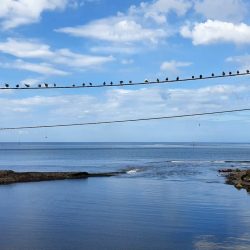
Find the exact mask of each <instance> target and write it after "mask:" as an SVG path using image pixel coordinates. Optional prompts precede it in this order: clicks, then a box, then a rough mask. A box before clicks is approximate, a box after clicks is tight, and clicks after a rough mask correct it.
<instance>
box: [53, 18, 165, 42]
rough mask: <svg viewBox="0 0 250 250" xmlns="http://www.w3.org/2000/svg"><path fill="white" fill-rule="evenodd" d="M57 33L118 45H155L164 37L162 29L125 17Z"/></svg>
mask: <svg viewBox="0 0 250 250" xmlns="http://www.w3.org/2000/svg"><path fill="white" fill-rule="evenodd" d="M57 31H58V32H63V33H66V34H69V35H72V36H77V37H87V38H92V39H98V40H103V41H108V42H118V43H129V42H138V41H143V40H145V41H149V42H153V43H157V42H158V40H159V39H160V38H163V37H165V36H166V32H165V31H164V30H163V29H160V28H159V29H150V28H145V27H143V26H142V25H141V24H139V23H137V22H136V21H135V20H132V19H131V18H128V17H127V16H117V17H110V18H105V19H100V20H96V21H93V22H90V23H89V24H86V25H83V26H76V27H66V28H61V29H57Z"/></svg>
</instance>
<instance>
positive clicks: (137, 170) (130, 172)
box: [126, 168, 139, 174]
mask: <svg viewBox="0 0 250 250" xmlns="http://www.w3.org/2000/svg"><path fill="white" fill-rule="evenodd" d="M138 172H139V169H137V168H135V169H130V170H128V171H127V172H126V173H127V174H136V173H138Z"/></svg>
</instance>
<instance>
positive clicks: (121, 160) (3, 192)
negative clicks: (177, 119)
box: [0, 143, 250, 250]
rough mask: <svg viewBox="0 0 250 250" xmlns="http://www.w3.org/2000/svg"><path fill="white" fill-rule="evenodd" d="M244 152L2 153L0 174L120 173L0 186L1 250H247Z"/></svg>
mask: <svg viewBox="0 0 250 250" xmlns="http://www.w3.org/2000/svg"><path fill="white" fill-rule="evenodd" d="M229 167H232V168H249V167H250V144H218V143H214V144H213V143H0V169H12V170H15V171H88V172H91V173H98V172H109V171H120V170H123V171H124V170H125V171H126V174H123V175H121V176H116V177H107V178H89V179H86V180H66V181H50V182H40V183H19V184H12V185H5V186H0V199H1V201H0V249H1V250H5V249H6V250H9V249H11V250H12V249H13V250H16V249H18V250H19V249H35V250H36V249H37V250H40V249H41V250H42V249H65V250H66V249H67V250H68V249H184V250H185V249H202V250H203V249H249V245H250V196H249V195H248V194H247V192H246V191H245V190H241V191H239V190H237V189H235V188H234V187H233V186H229V185H226V184H225V183H224V181H225V179H224V178H223V177H222V176H220V175H219V174H218V172H217V171H218V169H220V168H229Z"/></svg>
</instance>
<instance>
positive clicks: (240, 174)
mask: <svg viewBox="0 0 250 250" xmlns="http://www.w3.org/2000/svg"><path fill="white" fill-rule="evenodd" d="M219 172H220V173H222V174H223V175H224V176H225V177H226V183H227V184H229V185H234V186H235V187H236V188H237V189H246V190H247V192H250V170H240V169H236V170H234V169H222V170H219Z"/></svg>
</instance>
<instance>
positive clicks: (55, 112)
mask: <svg viewBox="0 0 250 250" xmlns="http://www.w3.org/2000/svg"><path fill="white" fill-rule="evenodd" d="M249 99H250V88H249V86H246V85H216V86H212V87H203V88H199V89H181V88H180V89H160V88H142V89H138V90H125V89H114V90H109V91H107V92H106V95H105V96H104V97H103V98H98V97H95V96H89V95H86V94H83V95H63V96H53V97H46V96H34V97H28V98H8V99H7V98H0V105H1V107H2V108H1V110H0V114H2V113H8V112H11V111H12V112H14V113H17V112H22V113H24V111H25V110H26V112H27V116H28V117H32V121H33V120H34V117H36V116H37V115H38V114H39V121H40V119H43V120H44V121H54V122H55V121H56V122H58V121H59V122H61V121H63V122H64V123H67V122H71V121H96V120H108V119H109V120H110V119H128V118H135V117H138V118H140V117H155V116H161V115H177V114H185V113H195V112H206V111H214V110H224V109H230V108H237V107H244V106H246V105H247V104H248V103H249ZM187 100H188V102H187ZM6 101H8V105H5V104H6ZM135 107H136V108H135ZM225 107H226V108H225ZM8 115H11V114H9V113H8ZM65 117H67V121H65ZM23 119H25V116H23ZM209 119H210V118H209Z"/></svg>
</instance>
